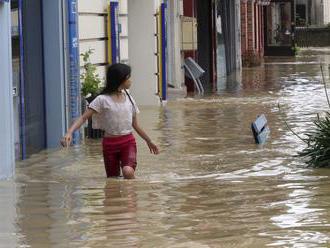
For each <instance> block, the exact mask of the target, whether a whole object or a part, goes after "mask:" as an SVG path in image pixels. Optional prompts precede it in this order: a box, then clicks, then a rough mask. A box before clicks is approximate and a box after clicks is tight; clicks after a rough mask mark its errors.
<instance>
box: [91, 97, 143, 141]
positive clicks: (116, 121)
mask: <svg viewBox="0 0 330 248" xmlns="http://www.w3.org/2000/svg"><path fill="white" fill-rule="evenodd" d="M130 97H131V99H132V102H133V104H132V102H131V101H130V99H129V97H128V96H127V95H126V93H125V101H124V102H115V101H114V100H112V98H111V96H109V95H99V96H97V97H96V98H95V99H94V100H93V101H92V102H91V103H90V104H89V106H88V107H89V108H91V109H93V110H95V111H96V112H97V113H96V114H94V115H93V117H92V118H93V128H94V129H102V130H104V131H105V132H106V133H107V134H110V135H125V134H130V133H132V132H133V127H132V122H133V115H134V114H136V113H139V112H140V111H139V108H138V107H137V105H136V103H135V101H134V99H133V97H132V96H131V95H130Z"/></svg>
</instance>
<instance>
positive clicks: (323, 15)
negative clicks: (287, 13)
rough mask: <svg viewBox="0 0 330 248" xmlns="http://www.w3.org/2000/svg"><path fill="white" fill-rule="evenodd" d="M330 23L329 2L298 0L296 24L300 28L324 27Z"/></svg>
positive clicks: (326, 0) (327, 0) (323, 0)
mask: <svg viewBox="0 0 330 248" xmlns="http://www.w3.org/2000/svg"><path fill="white" fill-rule="evenodd" d="M329 23H330V1H329V0H313V1H310V0H296V24H297V26H298V27H304V26H323V25H328V24H329Z"/></svg>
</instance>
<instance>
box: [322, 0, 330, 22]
mask: <svg viewBox="0 0 330 248" xmlns="http://www.w3.org/2000/svg"><path fill="white" fill-rule="evenodd" d="M323 8H324V9H323V13H324V24H325V25H327V24H329V23H330V0H323Z"/></svg>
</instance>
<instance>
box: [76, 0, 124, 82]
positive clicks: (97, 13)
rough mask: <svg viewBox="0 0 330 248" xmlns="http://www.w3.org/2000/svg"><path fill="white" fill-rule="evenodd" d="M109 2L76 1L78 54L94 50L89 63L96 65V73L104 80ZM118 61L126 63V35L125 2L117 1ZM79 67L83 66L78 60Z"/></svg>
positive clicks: (96, 0)
mask: <svg viewBox="0 0 330 248" xmlns="http://www.w3.org/2000/svg"><path fill="white" fill-rule="evenodd" d="M109 3H110V1H109V0H93V1H91V0H78V11H79V40H80V44H79V46H80V53H84V52H85V51H87V50H88V49H90V48H91V49H94V53H93V54H92V56H91V62H92V63H94V64H97V65H98V66H97V71H98V74H99V76H100V78H101V79H105V71H106V65H102V64H107V63H108V55H107V43H108V42H107V40H106V38H107V36H108V34H107V26H106V23H107V8H108V4H109ZM119 23H120V24H121V28H122V32H121V34H120V59H121V62H125V63H127V62H128V35H127V25H128V24H127V23H128V16H127V0H119ZM80 65H83V62H82V60H80Z"/></svg>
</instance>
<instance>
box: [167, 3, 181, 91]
mask: <svg viewBox="0 0 330 248" xmlns="http://www.w3.org/2000/svg"><path fill="white" fill-rule="evenodd" d="M168 3H169V5H168V7H167V26H168V31H167V49H168V82H169V83H170V84H172V85H173V86H175V88H181V87H182V84H183V82H184V74H183V73H184V72H183V69H182V68H181V67H182V56H181V42H182V41H181V40H182V38H181V37H182V31H181V18H180V16H181V15H182V14H183V13H182V8H181V7H180V4H181V3H182V2H181V1H178V0H170V1H169V2H168Z"/></svg>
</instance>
